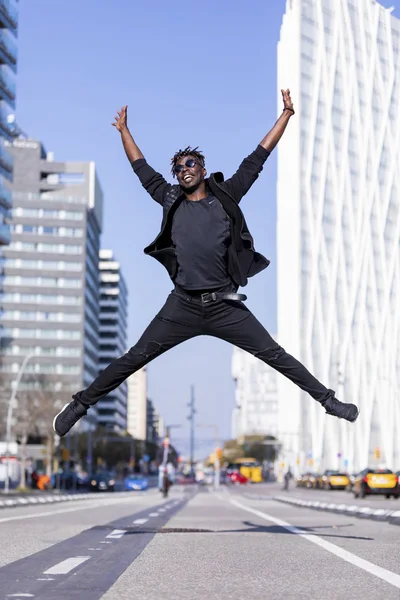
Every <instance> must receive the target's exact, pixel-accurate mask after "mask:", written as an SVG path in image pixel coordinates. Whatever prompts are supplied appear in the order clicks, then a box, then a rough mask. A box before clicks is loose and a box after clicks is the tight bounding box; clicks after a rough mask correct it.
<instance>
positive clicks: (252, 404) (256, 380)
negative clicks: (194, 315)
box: [232, 347, 278, 439]
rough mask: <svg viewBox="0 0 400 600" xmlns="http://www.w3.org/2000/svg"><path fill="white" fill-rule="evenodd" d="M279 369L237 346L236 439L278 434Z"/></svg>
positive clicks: (234, 369)
mask: <svg viewBox="0 0 400 600" xmlns="http://www.w3.org/2000/svg"><path fill="white" fill-rule="evenodd" d="M277 375H278V374H277V372H276V371H274V369H272V368H271V367H268V366H267V365H266V364H265V363H263V362H262V361H261V360H259V359H258V358H255V357H254V356H253V355H252V354H249V353H248V352H245V351H244V350H241V349H240V348H236V347H235V348H234V349H233V356H232V376H233V378H234V380H235V403H236V406H235V408H234V409H233V413H232V438H235V439H236V438H238V437H240V436H243V435H254V434H260V435H273V436H276V435H277V433H278V395H277Z"/></svg>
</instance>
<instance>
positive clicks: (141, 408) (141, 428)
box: [127, 367, 164, 443]
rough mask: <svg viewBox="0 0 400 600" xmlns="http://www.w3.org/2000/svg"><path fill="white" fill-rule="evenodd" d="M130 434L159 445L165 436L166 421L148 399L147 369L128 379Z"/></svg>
mask: <svg viewBox="0 0 400 600" xmlns="http://www.w3.org/2000/svg"><path fill="white" fill-rule="evenodd" d="M127 383H128V411H127V412H128V424H127V430H128V433H129V434H130V435H131V436H132V437H133V438H135V439H136V440H142V441H147V442H153V443H158V442H159V440H160V438H162V437H163V435H164V420H163V418H162V416H161V415H160V413H159V412H158V411H157V410H156V408H155V407H154V404H153V402H152V400H150V399H149V398H148V395H147V394H148V389H147V369H146V367H143V368H142V369H140V370H139V371H136V373H134V374H133V375H131V376H130V377H128V379H127Z"/></svg>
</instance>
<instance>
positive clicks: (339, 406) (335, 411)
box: [321, 396, 360, 423]
mask: <svg viewBox="0 0 400 600" xmlns="http://www.w3.org/2000/svg"><path fill="white" fill-rule="evenodd" d="M321 404H322V406H323V407H324V408H325V410H326V412H327V414H328V415H333V416H334V417H337V418H338V419H345V420H346V421H350V423H354V421H355V420H356V419H357V417H358V415H359V413H360V411H359V409H358V407H357V406H356V405H355V404H346V403H345V402H340V400H338V399H337V398H335V397H334V396H330V397H329V398H328V399H327V400H325V402H321Z"/></svg>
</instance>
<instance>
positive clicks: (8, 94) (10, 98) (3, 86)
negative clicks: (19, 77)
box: [0, 65, 16, 108]
mask: <svg viewBox="0 0 400 600" xmlns="http://www.w3.org/2000/svg"><path fill="white" fill-rule="evenodd" d="M15 97H16V85H15V81H14V77H13V76H12V74H11V71H10V68H9V67H8V66H7V65H0V99H2V100H6V101H7V102H9V104H10V106H11V107H12V108H15Z"/></svg>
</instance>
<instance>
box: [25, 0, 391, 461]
mask: <svg viewBox="0 0 400 600" xmlns="http://www.w3.org/2000/svg"><path fill="white" fill-rule="evenodd" d="M384 4H385V5H387V6H389V5H390V3H389V2H384ZM284 10H285V1H284V0H253V1H252V2H251V3H244V2H242V1H240V0H229V1H228V0H218V2H215V0H203V2H186V3H170V2H165V0H153V1H152V2H133V1H132V0H118V2H113V3H110V2H106V1H105V0H85V1H84V2H82V0H57V1H54V0H35V1H32V0H21V2H20V26H19V40H18V47H19V64H18V80H17V84H18V88H17V91H18V96H17V119H18V122H19V124H20V126H21V127H22V128H23V129H24V130H25V131H26V132H27V133H28V134H29V135H31V136H32V137H35V138H38V139H40V140H42V141H43V143H44V145H45V148H46V149H47V150H48V151H53V152H54V153H55V159H56V160H94V161H95V162H96V167H97V170H98V175H99V178H100V181H101V185H102V188H103V191H104V195H105V211H104V224H103V236H102V247H104V248H106V247H110V248H112V249H113V250H114V251H115V254H116V256H117V258H118V260H120V262H121V264H122V268H123V272H124V275H125V278H126V280H127V284H128V287H129V295H130V298H129V331H128V339H129V345H133V344H134V343H135V342H136V340H137V339H138V338H139V336H140V334H141V333H142V331H143V330H144V328H145V327H146V326H147V324H148V323H149V322H150V320H151V319H152V318H153V317H154V315H155V314H156V313H157V311H158V310H159V308H160V307H161V306H162V304H163V303H164V301H165V298H166V295H167V294H168V292H169V291H170V290H171V289H172V283H171V281H170V280H169V278H168V275H167V272H166V271H165V269H164V268H163V267H162V266H161V265H159V264H158V263H157V262H156V261H155V260H154V259H151V258H149V257H146V256H145V255H144V254H143V248H144V247H145V246H146V245H147V244H148V243H149V242H150V241H151V240H152V239H153V238H154V237H155V235H156V234H157V233H158V230H159V225H160V221H161V208H160V207H159V206H158V205H157V204H156V203H154V202H153V201H152V200H151V198H150V197H149V196H147V194H146V192H145V191H144V190H143V189H142V187H141V186H140V184H139V183H138V181H137V180H136V177H135V175H134V174H133V173H132V171H131V168H130V165H129V163H128V161H127V160H126V158H125V155H124V152H123V150H122V146H121V142H120V138H119V134H118V133H117V132H116V130H115V129H114V128H113V127H112V126H111V123H112V121H113V117H114V115H115V111H116V109H117V108H119V107H121V106H122V105H123V104H128V124H129V127H130V129H131V132H132V134H133V136H134V138H135V140H136V142H137V144H138V145H139V147H140V148H141V150H142V151H143V153H144V155H145V157H146V158H147V160H148V162H149V163H150V164H151V165H152V166H153V167H154V168H156V169H157V170H159V171H161V172H162V173H163V174H164V176H166V177H167V178H169V177H170V176H169V160H170V157H171V156H172V155H173V154H174V152H175V151H176V150H177V149H178V148H181V147H184V146H186V145H189V144H190V145H192V146H200V148H201V149H202V150H203V152H204V153H205V155H206V161H207V168H208V171H209V172H212V171H215V170H222V171H223V172H224V173H225V175H226V176H229V175H231V174H232V172H234V171H235V170H236V168H237V166H238V164H239V163H240V162H241V160H242V158H243V157H244V156H246V155H247V154H249V153H250V152H251V151H252V150H253V149H254V148H255V146H256V145H257V144H258V142H259V141H260V140H261V139H262V137H263V136H264V135H265V133H266V132H267V131H268V130H269V129H270V128H271V126H272V125H273V123H274V121H275V119H276V115H277V110H278V108H277V76H276V48H277V42H278V39H279V31H280V25H281V20H282V15H283V13H284ZM396 12H398V11H396ZM285 86H287V87H290V81H288V82H285ZM294 102H295V103H296V98H294ZM279 110H280V106H279ZM275 183H276V153H274V154H273V155H272V156H271V157H270V159H269V160H268V162H267V163H266V166H265V168H264V172H263V173H262V175H261V177H260V179H259V180H258V182H257V183H256V184H255V185H254V187H253V188H252V190H251V191H250V192H249V194H248V195H247V196H246V198H245V199H244V200H243V202H242V208H243V210H244V212H245V215H246V219H247V222H248V225H249V228H250V230H251V232H252V234H253V236H254V238H255V241H256V248H257V250H258V251H260V252H262V253H263V254H265V255H266V256H268V257H270V258H271V266H270V267H269V268H268V269H267V270H266V271H264V272H262V273H261V274H260V275H258V276H257V277H255V278H253V279H252V280H251V283H250V284H249V285H248V286H247V287H246V288H245V289H246V293H247V294H248V297H249V299H248V302H247V305H248V307H249V308H250V309H251V310H253V312H254V313H255V314H256V316H257V317H258V319H259V320H260V321H261V322H262V323H263V324H264V325H265V326H266V327H267V329H268V330H269V331H270V332H271V333H274V332H275V329H276V249H275V243H276V238H275V221H276V185H275ZM289 350H290V349H289ZM231 355H232V348H231V347H230V346H229V345H228V344H226V343H224V342H221V341H218V340H213V339H211V338H197V339H196V340H193V341H191V342H187V343H185V344H183V345H182V346H180V347H178V348H176V349H174V350H172V351H170V352H168V353H167V354H165V355H164V356H162V357H160V358H159V359H157V360H156V361H154V362H153V363H152V364H151V365H150V366H149V369H148V373H149V395H150V397H151V398H152V399H153V400H154V402H155V405H156V407H157V408H158V409H159V410H160V412H161V414H162V415H163V416H164V418H165V422H166V423H167V424H168V423H176V424H182V425H183V428H182V430H180V431H179V432H178V431H175V432H174V437H175V439H177V438H185V437H187V434H188V422H187V420H186V416H187V412H188V409H187V407H186V404H187V402H188V401H189V398H190V385H191V384H192V383H193V384H194V385H195V390H196V402H197V409H198V414H197V416H196V418H197V421H198V423H216V424H218V425H219V427H220V434H221V437H223V438H227V437H229V436H230V431H231V413H232V409H233V407H234V384H233V381H232V378H231ZM197 436H198V438H199V442H200V438H209V437H211V432H208V431H207V430H206V429H198V430H197ZM178 445H181V447H182V449H183V448H184V446H186V444H184V440H183V441H182V444H179V442H178ZM203 447H204V446H201V445H199V448H198V453H199V454H202V451H201V448H203Z"/></svg>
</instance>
